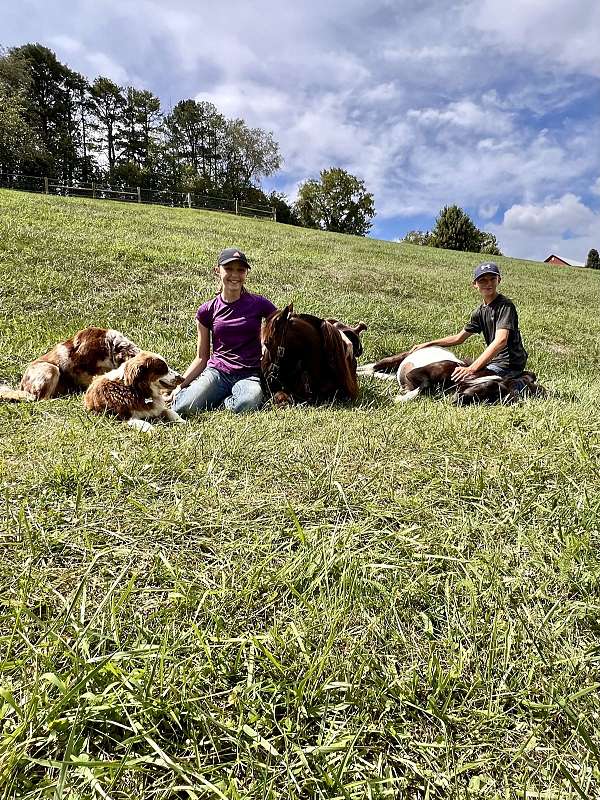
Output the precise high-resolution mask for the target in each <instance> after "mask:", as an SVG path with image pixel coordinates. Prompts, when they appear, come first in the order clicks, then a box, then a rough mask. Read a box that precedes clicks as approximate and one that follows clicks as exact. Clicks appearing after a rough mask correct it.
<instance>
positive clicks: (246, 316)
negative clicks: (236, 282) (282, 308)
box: [196, 291, 277, 373]
mask: <svg viewBox="0 0 600 800" xmlns="http://www.w3.org/2000/svg"><path fill="white" fill-rule="evenodd" d="M276 308H277V306H274V305H273V303H272V302H271V301H270V300H267V298H266V297H262V295H260V294H251V293H250V292H246V291H243V292H242V295H241V297H240V299H239V300H235V301H234V302H233V303H226V302H225V300H223V298H222V297H221V293H220V292H219V294H218V295H217V296H216V297H214V298H213V299H212V300H209V301H208V302H207V303H203V304H202V305H201V306H200V308H199V309H198V311H197V312H196V319H197V320H198V322H199V323H200V324H201V325H204V327H205V328H208V330H209V331H211V333H212V355H211V357H210V358H209V359H208V364H207V366H209V367H214V368H215V369H218V370H220V371H221V372H227V373H231V372H241V373H251V372H254V373H256V372H258V370H259V369H260V357H261V346H260V325H261V321H262V320H263V318H264V317H268V316H269V314H271V313H272V312H273V311H275V309H276Z"/></svg>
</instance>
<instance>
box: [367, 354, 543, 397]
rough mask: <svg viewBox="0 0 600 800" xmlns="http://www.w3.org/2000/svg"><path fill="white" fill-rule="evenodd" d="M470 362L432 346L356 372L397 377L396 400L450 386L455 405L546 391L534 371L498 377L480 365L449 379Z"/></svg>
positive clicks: (374, 375)
mask: <svg viewBox="0 0 600 800" xmlns="http://www.w3.org/2000/svg"><path fill="white" fill-rule="evenodd" d="M469 363H470V362H469V361H468V360H465V359H461V358H458V356H456V355H455V354H454V353H453V352H451V351H450V350H446V349H445V348H443V347H439V346H432V347H423V348H421V349H419V350H415V351H413V352H406V353H400V354H399V355H396V356H388V357H387V358H383V359H381V361H377V362H375V363H373V364H365V365H363V366H362V367H359V369H358V371H357V374H358V375H363V376H372V377H374V378H386V379H392V380H394V379H396V380H397V381H398V385H399V386H400V390H401V394H400V395H398V397H397V398H396V400H395V402H397V403H407V402H410V401H411V400H416V399H417V398H418V397H419V395H421V394H432V393H435V392H440V391H448V390H453V392H454V394H453V396H452V402H453V403H455V404H456V405H469V404H471V403H513V402H515V401H516V400H519V399H521V398H522V397H525V396H536V397H537V396H541V395H543V394H545V392H544V389H543V388H542V387H541V386H540V385H539V384H538V383H537V378H536V375H535V374H534V373H533V372H523V373H521V374H520V375H517V376H513V377H501V376H500V375H498V374H497V373H495V372H492V371H491V370H487V369H482V370H481V371H479V372H477V373H475V375H474V376H473V377H472V378H467V379H466V380H465V381H460V382H454V381H453V380H452V373H453V372H454V370H455V369H456V368H457V367H461V366H467V365H468V364H469Z"/></svg>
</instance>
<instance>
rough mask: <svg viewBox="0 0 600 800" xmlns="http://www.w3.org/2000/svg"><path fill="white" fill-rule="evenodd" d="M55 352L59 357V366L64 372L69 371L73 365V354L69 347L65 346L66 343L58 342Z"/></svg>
mask: <svg viewBox="0 0 600 800" xmlns="http://www.w3.org/2000/svg"><path fill="white" fill-rule="evenodd" d="M55 352H56V355H57V358H58V366H59V368H60V369H62V370H63V371H64V372H68V371H69V367H70V366H71V356H70V354H69V351H68V349H67V348H66V347H65V346H64V344H57V345H56V351H55Z"/></svg>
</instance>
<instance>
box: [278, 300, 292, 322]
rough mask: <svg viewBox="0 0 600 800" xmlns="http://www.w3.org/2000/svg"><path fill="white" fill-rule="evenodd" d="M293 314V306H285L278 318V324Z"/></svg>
mask: <svg viewBox="0 0 600 800" xmlns="http://www.w3.org/2000/svg"><path fill="white" fill-rule="evenodd" d="M293 313H294V304H293V303H290V304H289V305H288V306H285V308H284V309H283V311H282V312H281V316H280V317H279V321H280V322H285V321H286V320H287V319H288V318H289V317H290V316H291V315H292V314H293Z"/></svg>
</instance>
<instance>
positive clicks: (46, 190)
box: [44, 178, 48, 194]
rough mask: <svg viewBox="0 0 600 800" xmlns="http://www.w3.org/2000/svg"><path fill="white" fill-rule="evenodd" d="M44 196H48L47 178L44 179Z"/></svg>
mask: <svg viewBox="0 0 600 800" xmlns="http://www.w3.org/2000/svg"><path fill="white" fill-rule="evenodd" d="M44 194H48V178H44Z"/></svg>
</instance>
